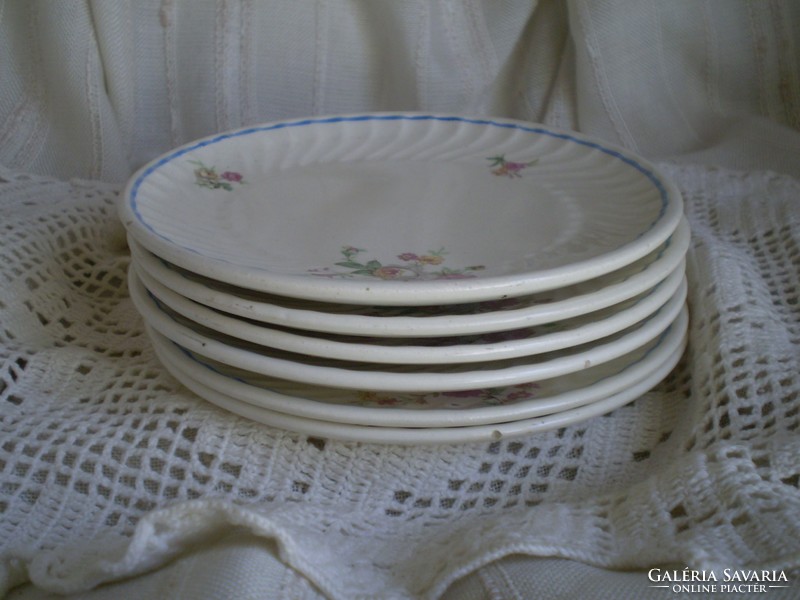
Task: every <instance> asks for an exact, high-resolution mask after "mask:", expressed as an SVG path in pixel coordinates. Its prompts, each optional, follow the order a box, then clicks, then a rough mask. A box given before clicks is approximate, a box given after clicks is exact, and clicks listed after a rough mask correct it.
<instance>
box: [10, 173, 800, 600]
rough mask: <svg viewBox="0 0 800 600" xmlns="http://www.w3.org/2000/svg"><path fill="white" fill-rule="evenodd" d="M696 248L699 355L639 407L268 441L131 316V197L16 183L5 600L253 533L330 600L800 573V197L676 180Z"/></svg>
mask: <svg viewBox="0 0 800 600" xmlns="http://www.w3.org/2000/svg"><path fill="white" fill-rule="evenodd" d="M664 167H665V169H666V170H667V172H668V174H669V175H670V176H672V177H673V178H674V179H675V181H676V182H677V183H678V184H679V186H680V187H681V189H682V191H683V193H684V196H685V201H686V211H687V214H688V216H689V218H690V222H691V225H692V230H693V244H692V247H691V249H690V253H689V260H688V266H687V271H688V277H689V307H690V316H691V326H690V338H689V347H688V349H687V351H686V354H685V356H684V359H683V360H682V362H681V364H680V365H679V366H678V367H677V368H676V369H675V370H674V371H673V373H672V374H671V375H670V376H669V377H668V378H667V379H666V380H665V381H664V382H663V383H662V384H660V385H659V386H658V387H657V388H655V389H654V390H653V391H651V392H650V393H648V394H645V395H644V396H643V397H641V398H639V399H638V400H636V401H635V402H633V403H631V404H630V405H628V406H625V407H622V408H620V409H618V410H616V411H614V412H613V413H611V414H609V415H607V416H604V417H599V418H595V419H592V420H590V421H587V422H584V423H579V424H575V425H571V426H569V427H565V428H562V429H559V430H555V431H552V432H547V433H542V434H537V435H531V436H527V437H521V438H518V439H510V440H505V441H501V442H495V443H491V444H467V445H447V446H432V447H402V446H391V445H372V444H359V443H343V442H335V441H331V440H324V439H319V438H309V437H307V436H304V435H298V434H294V433H291V432H287V431H281V430H277V429H272V428H270V427H267V426H263V425H260V424H256V423H252V422H249V421H247V420H244V419H241V418H238V417H236V416H233V415H231V414H228V413H226V412H224V411H222V410H219V409H217V408H215V407H214V406H212V405H209V404H208V403H206V402H204V401H203V400H201V399H199V398H197V397H195V396H193V395H192V394H191V393H190V392H188V391H187V390H185V389H184V388H182V387H181V386H180V385H179V384H178V383H177V382H176V381H175V380H174V379H173V378H172V377H171V376H169V375H168V374H167V372H166V371H165V370H164V369H163V368H162V367H161V366H160V364H159V363H158V361H157V360H156V358H155V357H154V354H153V351H152V350H151V348H150V345H149V343H148V340H147V338H146V336H145V335H144V334H143V326H142V321H141V318H140V317H139V315H138V314H137V313H136V311H135V309H134V308H133V306H132V304H131V302H130V300H129V298H128V296H127V292H126V284H125V275H126V270H127V267H128V265H129V262H130V255H129V253H128V250H127V247H126V244H125V237H124V231H123V229H122V227H121V225H120V223H119V222H118V219H117V216H116V209H115V199H116V195H117V193H118V190H119V186H117V185H111V184H102V183H98V182H90V181H72V182H61V181H58V180H53V179H48V178H44V177H38V176H33V175H30V174H21V173H13V172H8V171H4V172H3V173H2V174H0V176H2V179H3V181H2V183H0V211H2V213H1V214H2V216H1V217H0V222H1V223H2V236H0V244H1V245H0V254H2V257H3V261H2V264H1V265H0V274H1V275H0V276H1V277H2V281H3V284H2V287H1V288H0V310H2V315H3V319H2V326H1V327H0V340H1V341H2V355H1V356H2V361H3V362H2V372H0V406H2V412H1V413H0V414H1V415H2V418H1V420H0V426H1V427H2V430H1V431H0V435H1V436H2V438H1V439H2V442H0V486H2V487H1V488H0V489H2V496H0V532H2V533H1V539H0V541H2V546H1V548H2V550H1V552H2V553H1V554H0V556H2V569H3V571H2V579H0V582H2V584H1V585H0V590H7V589H9V588H10V587H12V586H14V585H16V584H18V583H20V582H23V581H25V580H27V579H31V580H32V581H33V582H34V583H35V584H36V585H37V586H39V587H41V588H43V589H49V590H53V591H58V592H63V593H66V592H75V591H79V590H84V589H89V588H92V587H94V586H96V585H99V584H100V583H103V582H107V581H114V580H117V579H120V578H123V577H130V576H131V575H135V574H138V573H142V572H145V571H147V570H150V569H153V568H156V567H159V566H161V565H162V564H164V563H165V562H166V561H168V560H169V559H171V558H173V557H176V556H179V555H181V554H182V553H185V552H187V551H189V550H191V549H192V548H193V547H195V546H196V545H197V544H199V543H200V542H202V541H208V540H213V539H217V538H219V537H221V536H223V534H229V533H230V532H231V531H232V530H234V531H235V530H241V531H248V532H250V533H252V534H255V535H256V536H261V537H263V538H269V539H274V540H276V542H277V547H278V552H279V556H280V558H281V559H282V560H283V561H285V562H286V563H288V564H289V565H291V566H292V567H293V568H295V569H296V570H297V571H299V572H300V573H302V574H303V575H304V576H305V577H307V578H308V580H310V581H311V582H312V583H313V584H314V585H315V586H316V587H317V588H318V589H319V590H321V591H322V592H323V593H324V594H326V595H327V596H329V597H331V598H341V599H344V598H348V599H352V598H373V597H387V598H395V597H397V598H403V597H405V598H418V597H430V598H435V597H438V596H440V595H441V594H442V593H444V591H445V590H446V588H447V587H448V586H449V585H450V584H452V583H453V582H454V581H455V580H456V579H457V578H458V577H459V576H461V575H464V574H465V573H468V572H470V571H471V570H473V569H475V568H477V567H478V566H480V565H483V564H486V563H488V562H490V561H492V560H494V559H497V558H499V557H501V556H505V555H509V554H519V553H522V554H532V555H538V556H558V557H565V558H572V559H575V560H579V561H582V562H585V563H587V564H592V565H597V566H602V567H610V568H618V569H634V568H647V567H649V566H652V565H660V564H677V565H688V566H691V567H692V568H696V569H712V568H716V569H721V568H738V567H750V568H753V567H758V568H767V569H789V570H791V569H797V568H798V567H800V522H798V515H800V494H799V493H798V478H799V477H800V438H799V437H798V431H797V429H798V425H799V424H800V375H798V374H800V351H799V350H800V319H798V312H799V311H800V291H799V290H800V288H799V287H798V284H799V283H800V282H799V281H798V279H800V277H798V272H800V244H799V241H800V240H799V239H798V238H799V237H800V233H799V232H800V211H798V210H797V206H798V204H797V203H798V201H800V182H798V181H797V180H795V179H793V178H791V177H789V176H785V175H778V174H775V173H769V172H750V173H741V172H735V171H729V170H724V169H708V168H703V167H686V166H683V167H681V166H674V165H672V166H671V165H664Z"/></svg>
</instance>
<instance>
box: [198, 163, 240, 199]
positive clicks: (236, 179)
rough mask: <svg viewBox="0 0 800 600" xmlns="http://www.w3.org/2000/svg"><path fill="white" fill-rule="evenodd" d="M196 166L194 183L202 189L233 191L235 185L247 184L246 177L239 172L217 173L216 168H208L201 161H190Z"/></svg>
mask: <svg viewBox="0 0 800 600" xmlns="http://www.w3.org/2000/svg"><path fill="white" fill-rule="evenodd" d="M189 162H190V163H191V164H193V165H195V170H194V182H195V183H196V184H197V185H199V186H200V187H204V188H208V189H210V190H227V191H229V192H230V191H233V186H234V184H239V185H242V184H244V183H245V181H244V176H243V175H242V174H241V173H239V172H237V171H223V172H222V173H217V170H216V168H215V167H208V166H206V165H204V164H203V163H202V162H201V161H199V160H190V161H189Z"/></svg>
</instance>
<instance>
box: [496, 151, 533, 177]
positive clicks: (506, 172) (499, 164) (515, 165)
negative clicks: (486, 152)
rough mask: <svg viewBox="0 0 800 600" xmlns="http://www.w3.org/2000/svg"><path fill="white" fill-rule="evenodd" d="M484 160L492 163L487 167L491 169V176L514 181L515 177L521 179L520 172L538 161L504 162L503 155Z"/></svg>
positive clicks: (504, 157)
mask: <svg viewBox="0 0 800 600" xmlns="http://www.w3.org/2000/svg"><path fill="white" fill-rule="evenodd" d="M486 160H490V161H492V164H491V165H489V166H490V167H492V174H494V175H497V176H498V177H508V178H510V179H514V178H515V177H522V173H521V171H522V170H523V169H526V168H528V167H531V166H533V165H535V164H536V162H537V160H538V159H534V160H531V161H528V162H514V161H510V160H506V156H505V154H500V155H498V156H490V157H488V158H487V159H486Z"/></svg>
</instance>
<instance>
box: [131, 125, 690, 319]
mask: <svg viewBox="0 0 800 600" xmlns="http://www.w3.org/2000/svg"><path fill="white" fill-rule="evenodd" d="M401 120H409V121H423V120H427V121H448V122H463V123H468V124H471V125H482V126H497V127H501V128H509V129H517V130H521V131H526V132H529V133H534V134H537V135H547V136H550V137H554V138H557V139H561V140H564V141H569V142H573V143H577V144H579V145H582V146H586V147H589V148H592V149H595V150H598V151H600V152H603V153H605V154H607V155H609V156H612V157H614V158H616V159H618V160H619V161H621V162H622V163H624V164H626V165H627V166H629V167H632V168H633V169H635V170H637V171H638V172H639V173H640V174H641V175H642V176H644V177H645V178H646V179H648V180H650V182H651V183H652V184H653V186H654V187H655V188H656V189H657V190H658V192H659V195H660V196H661V202H662V206H661V210H660V212H659V215H658V216H657V217H656V218H655V220H654V221H653V223H651V225H650V226H649V227H648V229H647V230H646V231H645V232H641V233H640V234H639V235H638V236H637V238H636V239H635V240H633V241H631V242H628V243H626V244H624V245H623V246H621V247H619V248H616V249H614V250H611V251H608V252H604V253H602V254H600V255H597V256H593V257H591V258H587V259H583V260H580V261H576V262H573V263H570V264H568V265H562V266H559V267H552V268H549V269H542V270H539V271H532V272H531V271H529V272H527V273H522V274H513V275H498V276H491V277H482V278H475V279H466V280H438V281H426V282H424V283H422V284H414V283H410V282H397V281H383V280H380V279H379V280H334V279H323V280H321V279H322V278H318V277H314V276H312V275H308V274H294V273H292V274H285V273H275V272H271V271H269V270H260V269H256V268H253V267H248V266H246V265H240V264H236V263H231V262H227V261H222V260H221V259H220V258H219V257H210V256H207V255H202V254H199V253H197V251H196V249H195V250H192V249H189V248H185V247H183V246H180V245H178V244H176V243H174V242H171V241H168V240H166V239H165V237H164V236H163V235H162V234H159V233H158V232H156V231H155V230H154V229H153V228H152V226H151V225H149V224H147V223H145V222H144V221H143V220H142V219H141V217H140V215H139V213H138V209H137V195H138V193H139V189H140V187H141V185H142V183H143V182H144V180H145V179H146V178H147V177H148V176H150V175H151V174H152V173H154V172H155V171H156V170H157V169H159V168H160V167H161V166H163V165H165V164H167V163H169V162H170V161H172V160H173V159H175V158H178V157H180V156H183V155H185V154H187V153H189V152H191V151H193V150H196V149H199V148H204V147H207V146H210V145H213V144H216V143H219V142H222V141H226V140H229V139H234V138H236V137H241V136H244V135H249V134H252V133H261V132H269V131H274V130H279V129H285V128H289V127H301V126H308V125H321V124H331V123H347V122H363V121H380V122H396V121H401ZM118 212H119V215H120V218H121V220H122V222H123V225H124V226H125V228H126V229H127V230H128V232H129V233H130V234H131V235H132V236H133V237H134V238H135V239H136V240H137V241H139V243H141V244H142V245H143V246H145V247H146V248H148V249H150V250H152V251H153V252H154V253H155V254H157V255H159V256H163V257H164V258H166V259H167V260H169V261H170V262H173V263H175V264H177V265H179V266H182V267H184V268H187V269H189V270H193V271H195V272H198V273H202V274H204V275H207V276H209V277H211V278H214V279H218V280H220V281H225V282H227V283H232V284H234V285H239V286H241V287H245V288H250V289H255V290H259V291H266V292H270V293H279V294H281V295H285V296H290V297H297V298H305V299H315V300H324V301H337V302H348V303H353V304H375V305H415V304H423V303H428V304H452V303H458V302H471V301H482V300H492V299H500V298H505V297H517V296H520V295H526V294H531V293H535V292H539V291H546V290H549V289H553V288H556V287H561V286H565V285H569V284H571V283H577V282H579V281H584V280H586V279H590V278H592V277H596V276H599V275H602V274H604V273H607V272H610V271H613V270H615V269H618V268H621V267H622V266H624V265H626V264H628V263H630V262H633V261H635V260H637V259H638V258H640V257H642V256H645V255H646V254H647V253H648V252H650V251H651V250H653V249H655V248H656V247H658V246H659V245H660V244H661V243H663V242H664V241H665V240H666V239H667V238H668V237H669V235H671V233H672V232H673V231H674V229H675V228H676V227H677V225H678V222H679V220H680V217H681V216H682V214H683V201H682V198H681V194H680V192H679V191H678V189H677V187H676V186H675V184H674V183H672V182H671V181H670V180H669V179H668V178H667V177H665V176H664V175H663V174H662V173H661V171H660V170H659V169H658V168H657V167H656V166H655V165H654V164H653V163H651V162H650V161H648V160H646V159H644V158H642V157H639V156H636V155H635V154H634V153H632V152H630V151H629V150H626V149H623V148H621V147H616V146H614V145H612V144H608V143H606V142H605V141H601V140H598V139H595V138H591V137H589V136H586V135H584V134H581V133H578V132H573V131H567V130H562V129H558V128H552V127H548V126H545V125H542V124H538V123H531V122H527V121H522V120H518V119H508V118H501V117H470V116H465V115H448V114H442V113H427V112H400V113H395V112H391V113H389V112H376V113H360V114H355V113H354V114H346V115H328V116H318V117H309V118H301V119H286V120H281V121H272V122H268V123H263V124H259V125H253V126H248V127H242V128H238V129H234V130H231V131H227V132H223V133H218V134H214V135H210V136H206V137H204V138H200V139H199V140H194V141H192V142H189V143H187V144H184V145H181V146H179V147H177V148H175V149H173V150H170V151H169V152H167V153H164V154H162V155H161V156H159V157H157V158H155V159H153V160H152V161H150V162H149V163H147V164H146V165H144V166H143V167H141V168H140V169H139V170H138V171H137V172H136V173H135V174H134V175H133V176H132V177H131V178H130V180H129V181H128V183H127V184H126V186H125V188H124V191H123V193H122V195H121V196H120V200H119V202H118Z"/></svg>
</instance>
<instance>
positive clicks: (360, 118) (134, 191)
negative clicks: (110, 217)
mask: <svg viewBox="0 0 800 600" xmlns="http://www.w3.org/2000/svg"><path fill="white" fill-rule="evenodd" d="M364 121H442V122H455V123H469V124H471V125H486V126H491V127H500V128H503V129H516V130H519V131H525V132H528V133H535V134H539V135H545V136H548V137H552V138H556V139H560V140H566V141H570V142H574V143H576V144H579V145H581V146H586V147H587V148H593V149H595V150H599V151H600V152H603V153H604V154H607V155H609V156H613V157H614V158H616V159H617V160H620V161H622V162H623V163H625V164H626V165H628V166H630V167H633V168H634V169H636V170H637V171H639V172H640V173H642V174H643V175H644V176H645V177H647V179H649V180H650V181H651V182H652V184H653V185H654V186H655V188H656V189H657V190H658V192H659V195H660V196H661V210H660V211H659V214H658V216H657V217H656V218H655V219H654V220H653V222H652V223H651V224H650V227H649V228H648V229H652V227H653V226H654V225H655V224H656V223H657V222H658V221H659V220H661V218H662V217H663V216H664V213H665V212H666V208H667V204H668V193H667V190H666V187H665V186H664V184H663V183H662V181H661V179H659V177H658V176H656V175H655V174H654V173H653V172H652V171H651V170H649V169H647V168H645V167H644V166H642V165H641V164H639V163H638V162H637V161H635V160H634V159H632V158H630V157H628V156H625V155H624V154H622V153H621V152H618V151H616V150H612V149H610V148H606V147H605V146H602V145H601V144H599V143H597V142H592V141H589V140H584V139H580V138H577V137H575V136H573V135H570V134H568V133H556V132H553V131H550V130H548V129H544V128H542V127H530V126H527V125H522V124H521V123H506V122H499V121H492V120H491V119H471V118H466V117H458V116H436V115H402V114H398V115H356V116H344V117H324V118H311V119H303V120H301V121H285V122H281V123H275V124H272V125H264V126H260V127H250V128H247V129H241V130H238V131H234V132H230V133H222V134H220V135H217V136H214V137H212V138H208V139H205V140H202V141H200V142H197V143H195V144H192V145H191V146H186V147H184V148H181V149H178V150H176V151H174V152H172V153H170V154H167V155H165V156H164V157H162V158H161V159H160V160H158V161H156V162H155V163H153V164H152V165H150V166H149V167H148V168H146V169H145V170H144V171H143V172H142V173H141V174H140V175H139V177H137V178H136V181H134V183H133V185H132V186H131V191H130V199H129V205H130V207H131V211H132V212H133V214H134V215H136V218H137V220H138V221H139V222H140V223H141V224H142V225H143V226H144V227H146V228H147V229H148V230H149V231H151V232H152V233H153V234H154V235H156V236H158V237H160V238H162V239H164V240H166V241H167V242H169V243H171V244H175V242H174V241H173V240H171V239H169V238H167V237H166V236H164V235H163V234H161V233H159V232H158V231H156V230H155V229H153V227H152V226H151V225H150V224H149V223H147V222H146V221H145V220H144V219H143V217H142V215H141V213H140V212H139V208H138V206H137V202H136V197H137V195H138V193H139V188H140V187H141V185H142V183H144V180H145V179H146V178H147V177H149V176H150V175H151V174H152V173H154V172H155V171H157V170H158V169H160V168H161V167H162V166H164V165H166V164H167V163H169V162H172V161H173V160H175V159H176V158H180V157H181V156H183V155H185V154H188V153H190V152H193V151H194V150H197V149H199V148H204V147H206V146H211V145H213V144H216V143H219V142H222V141H224V140H228V139H233V138H237V137H242V136H246V135H251V134H253V133H262V132H267V131H276V130H279V129H286V128H290V127H304V126H307V125H317V124H327V123H347V122H364ZM645 233H646V232H641V233H640V234H639V236H637V237H641V236H642V235H644V234H645ZM176 245H177V246H179V247H180V248H182V249H183V250H188V251H190V252H192V253H194V254H200V252H198V251H197V250H194V249H192V248H186V247H185V246H182V245H180V244H176ZM215 260H223V259H220V258H217V259H215Z"/></svg>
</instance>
